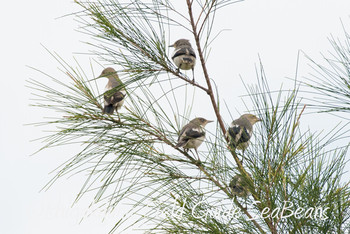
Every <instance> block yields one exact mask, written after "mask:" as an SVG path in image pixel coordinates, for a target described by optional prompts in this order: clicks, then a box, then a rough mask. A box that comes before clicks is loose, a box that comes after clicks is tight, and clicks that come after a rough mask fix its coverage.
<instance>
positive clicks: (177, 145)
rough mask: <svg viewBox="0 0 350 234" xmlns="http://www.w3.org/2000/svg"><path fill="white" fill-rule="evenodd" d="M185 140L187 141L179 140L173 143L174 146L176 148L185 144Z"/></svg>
mask: <svg viewBox="0 0 350 234" xmlns="http://www.w3.org/2000/svg"><path fill="white" fill-rule="evenodd" d="M186 142H187V141H180V142H179V143H177V144H176V145H175V148H176V149H177V148H180V147H183V146H184V145H186Z"/></svg>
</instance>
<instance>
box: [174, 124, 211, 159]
mask: <svg viewBox="0 0 350 234" xmlns="http://www.w3.org/2000/svg"><path fill="white" fill-rule="evenodd" d="M210 122H213V121H211V120H206V119H204V118H195V119H193V120H191V121H190V122H189V123H188V124H186V125H185V126H184V127H183V128H182V129H181V132H180V134H179V138H178V143H177V145H176V146H175V148H179V147H183V148H184V149H185V151H186V152H188V150H189V149H191V148H193V149H194V150H195V151H196V153H197V156H198V152H197V148H198V147H199V146H200V145H201V144H202V142H203V141H204V139H205V131H204V127H205V125H207V124H208V123H210ZM198 157H199V156H198Z"/></svg>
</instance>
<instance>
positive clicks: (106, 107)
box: [103, 104, 114, 115]
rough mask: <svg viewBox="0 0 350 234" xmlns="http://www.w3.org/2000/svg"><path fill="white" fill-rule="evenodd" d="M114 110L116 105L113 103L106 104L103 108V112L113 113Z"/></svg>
mask: <svg viewBox="0 0 350 234" xmlns="http://www.w3.org/2000/svg"><path fill="white" fill-rule="evenodd" d="M113 112H114V106H113V104H109V105H106V106H105V107H104V108H103V114H108V115H111V114H113Z"/></svg>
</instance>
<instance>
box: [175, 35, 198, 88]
mask: <svg viewBox="0 0 350 234" xmlns="http://www.w3.org/2000/svg"><path fill="white" fill-rule="evenodd" d="M169 47H174V48H175V50H174V53H173V56H172V57H171V58H172V60H173V61H174V63H175V65H176V66H177V71H178V72H179V69H182V70H190V69H191V70H192V77H193V80H192V81H193V82H194V71H193V70H194V66H195V65H196V53H195V52H194V50H193V49H192V46H191V43H190V41H189V40H187V39H179V40H177V41H176V42H175V43H174V44H172V45H170V46H169Z"/></svg>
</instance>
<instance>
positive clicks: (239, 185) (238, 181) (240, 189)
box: [229, 175, 250, 197]
mask: <svg viewBox="0 0 350 234" xmlns="http://www.w3.org/2000/svg"><path fill="white" fill-rule="evenodd" d="M229 186H230V189H231V191H232V194H233V195H236V196H238V197H247V196H248V195H249V194H250V191H249V189H248V182H247V181H246V180H245V178H244V177H243V176H242V175H235V176H234V177H233V178H232V180H231V182H230V185H229Z"/></svg>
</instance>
